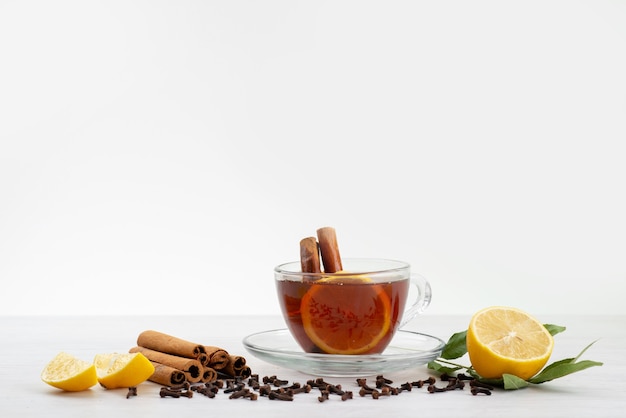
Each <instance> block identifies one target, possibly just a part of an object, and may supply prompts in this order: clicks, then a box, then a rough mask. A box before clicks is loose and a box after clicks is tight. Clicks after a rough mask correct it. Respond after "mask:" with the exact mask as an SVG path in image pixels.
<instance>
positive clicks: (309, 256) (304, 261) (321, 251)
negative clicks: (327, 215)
mask: <svg viewBox="0 0 626 418" xmlns="http://www.w3.org/2000/svg"><path fill="white" fill-rule="evenodd" d="M318 241H319V242H318ZM320 257H321V263H320ZM300 265H301V268H302V272H303V273H321V272H322V269H321V267H322V266H323V267H324V272H325V273H336V272H338V271H341V270H343V266H342V264H341V255H340V254H339V245H338V244H337V233H336V232H335V229H334V228H331V227H329V226H326V227H323V228H320V229H318V230H317V239H315V237H306V238H303V239H302V240H301V241H300Z"/></svg>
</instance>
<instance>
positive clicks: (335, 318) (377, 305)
mask: <svg viewBox="0 0 626 418" xmlns="http://www.w3.org/2000/svg"><path fill="white" fill-rule="evenodd" d="M276 286H277V290H278V295H279V299H280V305H281V309H282V311H283V315H284V317H285V320H286V322H287V325H288V327H289V330H290V331H291V334H292V335H293V336H294V338H295V339H296V340H297V342H298V343H299V344H300V346H301V347H302V349H303V350H304V351H306V352H311V353H329V354H373V353H381V352H382V351H383V350H384V349H385V347H387V345H388V344H389V342H390V340H391V339H392V338H393V336H394V333H395V331H396V328H398V327H399V325H400V321H401V319H402V313H403V311H404V307H405V306H404V305H405V303H406V300H407V293H408V291H409V286H410V280H409V279H408V278H406V279H399V280H393V281H386V282H385V281H376V282H374V281H372V280H370V279H367V278H363V277H343V278H340V279H337V278H333V279H323V278H322V279H318V280H307V279H306V278H304V279H302V280H299V281H298V280H277V281H276Z"/></svg>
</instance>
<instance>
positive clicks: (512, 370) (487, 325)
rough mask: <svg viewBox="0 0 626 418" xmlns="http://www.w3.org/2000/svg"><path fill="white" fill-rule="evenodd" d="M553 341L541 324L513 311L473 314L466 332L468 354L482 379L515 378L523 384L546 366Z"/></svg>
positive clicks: (496, 308) (487, 310)
mask: <svg viewBox="0 0 626 418" xmlns="http://www.w3.org/2000/svg"><path fill="white" fill-rule="evenodd" d="M553 347H554V339H553V338H552V335H551V334H550V333H549V332H548V330H547V329H546V328H545V327H544V326H543V324H542V323H541V322H539V321H538V320H536V319H535V318H533V317H532V316H531V315H529V314H528V313H526V312H524V311H522V310H520V309H517V308H510V307H503V306H492V307H489V308H485V309H482V310H480V311H478V312H477V313H475V314H474V316H473V317H472V319H471V321H470V325H469V328H468V330H467V352H468V354H469V358H470V361H471V363H472V367H473V368H474V370H476V373H478V374H479V375H480V376H482V377H484V378H488V379H491V378H493V379H499V378H501V377H502V375H503V374H505V373H506V374H512V375H515V376H517V377H520V378H522V379H524V380H527V379H530V378H531V377H533V376H534V375H535V374H537V373H538V372H539V371H540V370H541V369H542V368H543V366H545V364H546V363H547V361H548V359H549V358H550V355H551V354H552V349H553Z"/></svg>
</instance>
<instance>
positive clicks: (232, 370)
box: [221, 355, 247, 376]
mask: <svg viewBox="0 0 626 418" xmlns="http://www.w3.org/2000/svg"><path fill="white" fill-rule="evenodd" d="M246 367H247V366H246V358H245V357H242V356H237V355H229V361H228V364H227V365H226V367H224V368H223V369H222V370H221V372H222V373H224V374H227V375H229V376H241V372H242V371H243V370H244V369H245V368H246Z"/></svg>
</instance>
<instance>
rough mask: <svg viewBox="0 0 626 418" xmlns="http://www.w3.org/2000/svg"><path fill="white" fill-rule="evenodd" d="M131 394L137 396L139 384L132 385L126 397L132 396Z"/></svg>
mask: <svg viewBox="0 0 626 418" xmlns="http://www.w3.org/2000/svg"><path fill="white" fill-rule="evenodd" d="M131 396H137V386H131V387H129V388H128V393H127V394H126V399H128V398H130V397H131Z"/></svg>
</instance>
